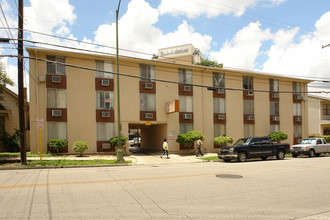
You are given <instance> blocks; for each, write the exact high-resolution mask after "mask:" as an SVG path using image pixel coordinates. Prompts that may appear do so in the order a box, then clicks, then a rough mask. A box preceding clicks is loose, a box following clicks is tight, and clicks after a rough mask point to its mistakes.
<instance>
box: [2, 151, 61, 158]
mask: <svg viewBox="0 0 330 220" xmlns="http://www.w3.org/2000/svg"><path fill="white" fill-rule="evenodd" d="M26 156H27V157H40V155H39V154H32V153H31V152H26ZM0 157H13V158H16V157H17V158H20V157H21V153H20V152H15V153H9V152H5V153H0ZM42 157H58V156H57V155H53V154H50V153H47V154H42ZM60 157H66V155H61V156H60Z"/></svg>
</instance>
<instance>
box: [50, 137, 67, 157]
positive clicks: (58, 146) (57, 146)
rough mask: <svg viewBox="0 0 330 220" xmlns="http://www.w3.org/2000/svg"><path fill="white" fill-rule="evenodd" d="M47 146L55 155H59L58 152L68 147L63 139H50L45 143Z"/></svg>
mask: <svg viewBox="0 0 330 220" xmlns="http://www.w3.org/2000/svg"><path fill="white" fill-rule="evenodd" d="M47 144H48V145H49V147H50V148H51V149H53V150H56V152H57V154H59V153H60V150H62V149H64V148H65V147H66V146H67V145H68V142H67V140H63V139H50V140H49V141H47Z"/></svg>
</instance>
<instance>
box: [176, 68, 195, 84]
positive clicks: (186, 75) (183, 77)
mask: <svg viewBox="0 0 330 220" xmlns="http://www.w3.org/2000/svg"><path fill="white" fill-rule="evenodd" d="M178 71H179V83H183V84H187V85H190V84H192V81H193V75H192V70H190V69H179V70H178Z"/></svg>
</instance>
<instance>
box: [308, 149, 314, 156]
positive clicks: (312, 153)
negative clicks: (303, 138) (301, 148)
mask: <svg viewBox="0 0 330 220" xmlns="http://www.w3.org/2000/svg"><path fill="white" fill-rule="evenodd" d="M308 157H315V151H314V150H313V149H311V150H309V151H308Z"/></svg>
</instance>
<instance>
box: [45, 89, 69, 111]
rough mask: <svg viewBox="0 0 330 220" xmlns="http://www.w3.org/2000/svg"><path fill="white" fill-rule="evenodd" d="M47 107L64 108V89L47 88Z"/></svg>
mask: <svg viewBox="0 0 330 220" xmlns="http://www.w3.org/2000/svg"><path fill="white" fill-rule="evenodd" d="M47 108H66V90H65V89H47Z"/></svg>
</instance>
